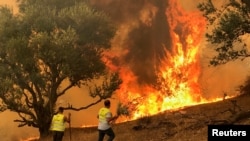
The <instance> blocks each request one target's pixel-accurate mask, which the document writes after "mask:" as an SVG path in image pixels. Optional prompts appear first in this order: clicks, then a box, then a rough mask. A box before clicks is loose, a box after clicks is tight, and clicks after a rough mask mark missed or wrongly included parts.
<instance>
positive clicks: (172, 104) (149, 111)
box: [107, 0, 212, 120]
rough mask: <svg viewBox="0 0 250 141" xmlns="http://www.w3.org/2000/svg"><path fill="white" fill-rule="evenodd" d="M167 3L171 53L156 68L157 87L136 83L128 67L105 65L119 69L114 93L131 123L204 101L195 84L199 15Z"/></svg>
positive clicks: (201, 29)
mask: <svg viewBox="0 0 250 141" xmlns="http://www.w3.org/2000/svg"><path fill="white" fill-rule="evenodd" d="M168 1H169V6H168V9H167V10H166V17H167V20H168V23H169V27H170V35H171V41H172V50H171V51H169V50H165V54H166V56H165V58H163V59H162V60H161V62H160V64H161V65H160V67H159V68H157V70H158V72H156V74H157V77H158V79H157V87H155V86H146V85H140V84H138V83H137V79H136V76H135V75H134V74H133V72H132V71H131V70H130V69H129V68H119V67H117V66H115V65H113V66H112V65H111V64H110V62H109V64H107V65H108V66H112V68H113V69H114V68H115V69H118V68H119V72H120V77H121V78H122V80H123V84H122V85H121V87H120V89H119V90H118V91H117V97H118V99H119V100H120V101H121V102H122V103H123V104H124V105H127V106H128V108H129V109H130V114H131V120H133V119H138V118H140V117H143V116H149V115H154V114H157V113H160V112H163V111H166V110H174V109H179V108H181V107H184V106H189V105H195V104H200V103H205V102H207V100H206V99H205V98H203V97H202V92H201V89H200V85H199V82H198V81H199V75H200V71H201V68H200V62H199V57H200V56H199V52H200V44H201V41H202V39H203V35H204V32H205V25H206V21H205V19H204V18H203V17H202V15H201V14H200V13H199V12H186V11H184V10H183V9H182V8H181V7H180V6H179V4H178V3H177V2H176V0H168ZM123 53H124V52H123ZM111 58H112V57H111ZM210 102H212V101H211V100H210Z"/></svg>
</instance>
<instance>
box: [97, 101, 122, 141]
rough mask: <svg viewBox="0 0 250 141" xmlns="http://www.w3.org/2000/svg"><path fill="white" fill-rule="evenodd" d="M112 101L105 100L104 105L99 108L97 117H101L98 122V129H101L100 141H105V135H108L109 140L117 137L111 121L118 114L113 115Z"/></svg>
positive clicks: (111, 140)
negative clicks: (111, 109)
mask: <svg viewBox="0 0 250 141" xmlns="http://www.w3.org/2000/svg"><path fill="white" fill-rule="evenodd" d="M109 108H110V101H109V100H105V101H104V107H103V108H101V109H100V110H99V113H98V115H97V118H98V119H99V124H98V131H99V138H98V141H103V139H104V136H105V135H108V136H109V139H108V141H113V139H114V138H115V133H114V131H113V129H112V128H111V125H110V123H111V122H112V121H114V120H115V119H117V118H118V116H114V117H113V116H112V113H111V111H110V109H109Z"/></svg>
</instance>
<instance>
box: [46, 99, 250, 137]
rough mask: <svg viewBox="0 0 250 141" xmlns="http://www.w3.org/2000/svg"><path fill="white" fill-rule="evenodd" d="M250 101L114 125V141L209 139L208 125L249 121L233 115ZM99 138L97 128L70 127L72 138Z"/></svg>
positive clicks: (245, 108) (204, 106) (249, 108)
mask: <svg viewBox="0 0 250 141" xmlns="http://www.w3.org/2000/svg"><path fill="white" fill-rule="evenodd" d="M249 102H250V95H242V96H238V97H236V98H233V99H227V100H224V101H220V102H216V103H209V104H202V105H196V106H191V107H186V108H184V109H182V110H179V111H175V112H165V113H162V114H159V115H155V116H152V117H144V118H141V119H138V120H136V121H129V122H125V123H119V124H114V125H113V129H114V132H115V133H116V138H115V141H207V125H208V124H225V123H226V122H232V123H233V124H250V116H249V115H248V117H244V118H243V119H242V120H239V119H237V120H236V119H235V118H232V117H233V116H235V115H237V114H238V113H240V112H247V111H250V104H249ZM232 119H233V120H232ZM233 121H234V122H233ZM69 135H70V132H69V130H67V131H66V132H65V137H64V141H69ZM97 137H98V132H97V130H96V127H91V128H74V129H71V141H96V140H97ZM48 140H51V139H48Z"/></svg>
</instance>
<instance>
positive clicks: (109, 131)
mask: <svg viewBox="0 0 250 141" xmlns="http://www.w3.org/2000/svg"><path fill="white" fill-rule="evenodd" d="M106 134H107V135H108V136H109V139H108V141H113V139H114V138H115V133H114V131H113V130H112V128H109V129H107V130H99V138H98V141H103V139H104V136H105V135H106Z"/></svg>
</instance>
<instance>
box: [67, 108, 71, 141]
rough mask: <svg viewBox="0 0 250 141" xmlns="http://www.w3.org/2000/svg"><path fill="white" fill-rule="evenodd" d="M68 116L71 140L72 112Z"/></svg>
mask: <svg viewBox="0 0 250 141" xmlns="http://www.w3.org/2000/svg"><path fill="white" fill-rule="evenodd" d="M68 117H69V141H71V113H69V115H68Z"/></svg>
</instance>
